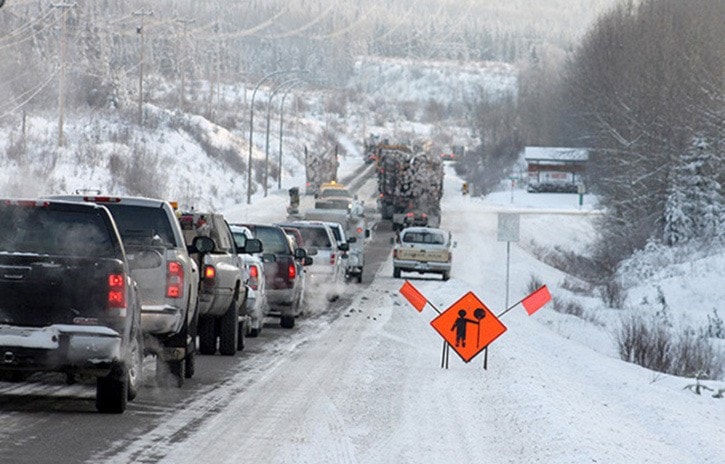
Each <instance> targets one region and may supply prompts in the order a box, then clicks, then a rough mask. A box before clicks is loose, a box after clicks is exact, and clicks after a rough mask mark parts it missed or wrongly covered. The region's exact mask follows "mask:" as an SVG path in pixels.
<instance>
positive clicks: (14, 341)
mask: <svg viewBox="0 0 725 464" xmlns="http://www.w3.org/2000/svg"><path fill="white" fill-rule="evenodd" d="M140 319H141V304H140V298H139V296H138V290H137V286H136V283H135V282H134V280H133V279H131V277H130V274H129V268H128V263H127V261H126V254H125V251H124V248H123V245H122V243H121V238H120V236H119V233H118V230H117V228H116V225H115V223H114V221H113V218H112V217H111V214H110V213H109V212H108V210H107V209H106V208H105V207H103V206H97V205H91V204H73V203H64V202H56V201H35V200H0V375H1V376H2V377H3V378H7V377H10V379H12V380H23V379H24V378H27V377H28V376H30V375H31V374H33V373H35V372H40V371H55V372H65V373H66V374H68V375H75V374H83V375H89V376H93V377H96V408H97V409H98V410H99V411H100V412H104V413H122V412H123V411H124V410H125V409H126V404H127V401H128V400H130V399H133V398H134V397H135V396H136V393H137V391H138V388H139V386H140V383H141V373H142V362H143V336H142V332H141V325H140Z"/></svg>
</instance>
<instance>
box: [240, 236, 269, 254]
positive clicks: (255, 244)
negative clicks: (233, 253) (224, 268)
mask: <svg viewBox="0 0 725 464" xmlns="http://www.w3.org/2000/svg"><path fill="white" fill-rule="evenodd" d="M262 250H263V247H262V241H261V240H259V239H258V238H248V239H247V241H246V242H245V243H244V246H243V247H237V253H246V254H252V253H261V252H262Z"/></svg>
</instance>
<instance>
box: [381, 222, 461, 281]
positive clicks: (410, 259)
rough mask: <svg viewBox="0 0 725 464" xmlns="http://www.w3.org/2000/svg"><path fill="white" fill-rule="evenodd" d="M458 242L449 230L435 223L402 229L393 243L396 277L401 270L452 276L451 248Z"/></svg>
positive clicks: (445, 278) (444, 276) (394, 272)
mask: <svg viewBox="0 0 725 464" xmlns="http://www.w3.org/2000/svg"><path fill="white" fill-rule="evenodd" d="M455 245H456V244H455V242H453V241H452V240H451V233H450V232H449V231H447V230H443V229H437V228H432V227H408V228H407V229H403V231H402V232H400V235H399V236H398V238H397V239H396V240H395V246H394V247H393V277H395V278H400V273H401V272H417V273H419V274H426V273H433V274H441V276H442V277H443V280H448V279H449V278H450V277H451V261H452V258H453V252H452V248H454V247H455Z"/></svg>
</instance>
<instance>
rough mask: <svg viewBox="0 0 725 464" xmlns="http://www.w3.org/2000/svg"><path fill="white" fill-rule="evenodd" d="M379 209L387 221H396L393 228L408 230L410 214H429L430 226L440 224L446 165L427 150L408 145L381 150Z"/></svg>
mask: <svg viewBox="0 0 725 464" xmlns="http://www.w3.org/2000/svg"><path fill="white" fill-rule="evenodd" d="M378 156H379V158H378V206H379V209H380V213H381V215H382V218H383V219H392V221H393V229H394V230H401V229H402V228H403V227H405V225H406V224H405V218H406V215H407V213H409V212H415V211H419V212H420V213H425V214H426V216H427V219H428V222H427V225H429V226H431V227H437V226H438V225H439V224H440V219H441V209H440V200H441V197H442V196H443V174H444V171H443V162H442V161H441V159H440V158H439V157H437V156H434V155H432V154H431V153H430V152H426V151H417V152H416V151H414V148H411V147H407V146H386V147H381V148H380V149H379V155H378Z"/></svg>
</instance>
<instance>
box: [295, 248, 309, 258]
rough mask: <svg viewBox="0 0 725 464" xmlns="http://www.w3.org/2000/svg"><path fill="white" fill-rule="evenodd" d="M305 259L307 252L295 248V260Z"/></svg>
mask: <svg viewBox="0 0 725 464" xmlns="http://www.w3.org/2000/svg"><path fill="white" fill-rule="evenodd" d="M306 257H307V251H306V250H305V249H304V248H297V249H296V250H295V259H305V258H306Z"/></svg>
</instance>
